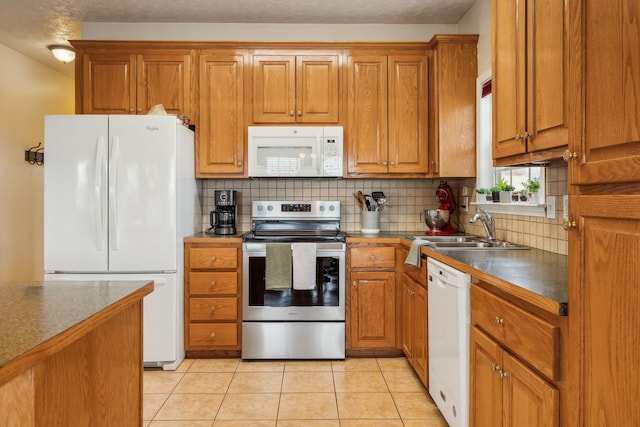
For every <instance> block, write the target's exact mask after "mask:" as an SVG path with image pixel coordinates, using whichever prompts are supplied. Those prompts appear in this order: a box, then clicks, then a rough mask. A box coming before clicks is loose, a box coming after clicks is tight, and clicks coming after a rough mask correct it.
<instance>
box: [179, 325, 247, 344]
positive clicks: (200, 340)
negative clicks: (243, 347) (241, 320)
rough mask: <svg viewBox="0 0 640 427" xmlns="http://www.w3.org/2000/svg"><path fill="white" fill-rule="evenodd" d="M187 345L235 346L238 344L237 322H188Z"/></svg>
mask: <svg viewBox="0 0 640 427" xmlns="http://www.w3.org/2000/svg"><path fill="white" fill-rule="evenodd" d="M189 345H190V346H191V347H222V346H225V347H228V346H233V347H235V346H237V345H238V324H237V323H202V324H190V325H189Z"/></svg>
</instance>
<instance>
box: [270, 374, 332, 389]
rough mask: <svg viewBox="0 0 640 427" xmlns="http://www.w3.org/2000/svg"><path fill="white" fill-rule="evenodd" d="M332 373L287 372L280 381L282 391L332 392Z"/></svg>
mask: <svg viewBox="0 0 640 427" xmlns="http://www.w3.org/2000/svg"><path fill="white" fill-rule="evenodd" d="M334 391H335V388H334V386H333V374H332V373H331V372H307V371H300V372H287V371H285V373H284V379H283V381H282V392H283V393H301V392H308V393H314V392H315V393H321V392H331V393H333V392H334Z"/></svg>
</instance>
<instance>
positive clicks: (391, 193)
mask: <svg viewBox="0 0 640 427" xmlns="http://www.w3.org/2000/svg"><path fill="white" fill-rule="evenodd" d="M445 181H447V182H448V183H449V185H450V186H451V188H452V189H453V192H454V194H455V197H456V201H457V202H458V203H460V202H461V197H460V196H461V195H460V192H461V188H462V187H463V186H466V187H468V188H469V193H470V194H471V200H472V201H474V200H475V195H474V188H475V178H464V179H463V178H450V179H445ZM202 184H203V185H202V212H203V216H202V227H203V230H206V229H207V228H208V227H209V211H211V210H213V208H214V198H213V192H214V191H215V190H236V191H237V192H238V194H237V200H238V214H239V215H238V229H239V230H240V231H248V230H249V229H250V228H251V201H252V200H292V201H304V200H339V201H340V203H341V211H342V214H341V228H342V230H344V231H346V232H356V231H360V208H359V207H358V205H357V202H356V200H355V198H354V197H353V193H354V192H356V191H358V190H361V191H362V192H363V193H365V194H371V193H372V192H373V191H383V192H384V194H385V196H387V199H388V204H389V205H390V208H388V209H384V210H382V211H381V213H380V230H381V231H390V232H394V231H402V232H404V231H407V232H415V233H417V234H422V233H424V231H425V230H427V226H426V224H425V223H424V218H423V215H422V212H423V211H424V210H425V209H435V208H437V207H438V202H437V200H436V197H435V191H436V188H437V187H438V185H439V184H440V179H320V178H314V179H297V178H289V179H207V180H203V183H202ZM546 193H547V195H548V196H562V195H566V194H568V187H567V167H566V165H564V163H562V164H558V165H553V164H552V165H550V166H549V167H548V169H547V187H546ZM556 209H557V210H558V211H557V212H556V218H555V219H546V218H536V217H529V216H517V215H506V214H495V215H494V217H495V218H496V235H497V236H496V237H497V238H498V239H503V240H508V241H511V242H513V243H518V244H524V245H527V246H532V247H534V248H538V249H544V250H547V251H551V252H556V253H560V254H566V253H567V235H566V232H565V231H564V230H563V229H562V218H561V217H562V203H561V197H557V203H556ZM474 213H475V208H474V206H470V207H469V212H462V209H458V211H457V215H456V216H457V219H458V222H459V223H460V224H461V225H462V227H463V228H464V230H465V231H466V232H467V233H471V234H476V235H484V230H483V228H482V225H480V224H479V223H478V224H469V222H468V220H469V218H471V216H473V214H474Z"/></svg>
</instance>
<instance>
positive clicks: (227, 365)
mask: <svg viewBox="0 0 640 427" xmlns="http://www.w3.org/2000/svg"><path fill="white" fill-rule="evenodd" d="M239 364H240V359H195V360H194V361H193V363H192V364H191V367H189V372H235V371H236V369H237V368H238V365H239Z"/></svg>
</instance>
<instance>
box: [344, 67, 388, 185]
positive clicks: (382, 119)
mask: <svg viewBox="0 0 640 427" xmlns="http://www.w3.org/2000/svg"><path fill="white" fill-rule="evenodd" d="M347 86H348V96H347V110H348V111H347V128H348V133H347V139H346V140H345V141H346V143H345V144H346V147H347V148H346V150H345V152H346V153H347V171H348V173H353V174H359V173H386V172H387V164H388V139H387V57H386V56H349V58H348V81H347Z"/></svg>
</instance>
